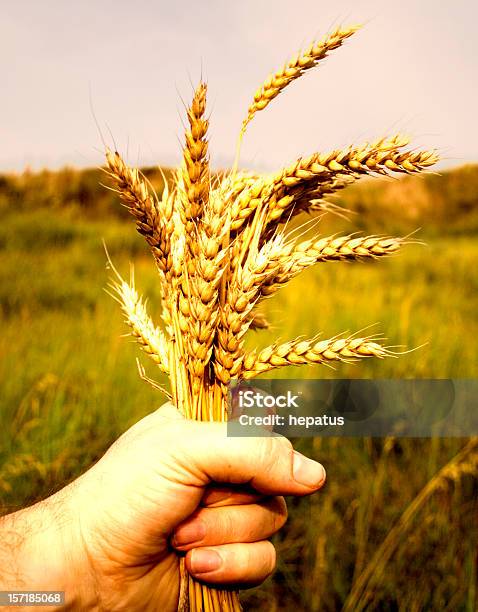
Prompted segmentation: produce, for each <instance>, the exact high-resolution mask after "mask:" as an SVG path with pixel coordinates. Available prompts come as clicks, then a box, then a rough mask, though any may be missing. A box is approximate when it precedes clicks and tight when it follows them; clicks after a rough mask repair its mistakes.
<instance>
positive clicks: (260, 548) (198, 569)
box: [186, 540, 276, 586]
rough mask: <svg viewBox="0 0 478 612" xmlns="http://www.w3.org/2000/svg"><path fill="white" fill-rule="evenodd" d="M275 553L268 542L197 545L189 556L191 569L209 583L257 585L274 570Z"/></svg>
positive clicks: (197, 576) (188, 561)
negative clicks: (199, 546) (202, 546)
mask: <svg viewBox="0 0 478 612" xmlns="http://www.w3.org/2000/svg"><path fill="white" fill-rule="evenodd" d="M275 564H276V552H275V549H274V546H273V545H272V544H271V543H270V542H269V541H268V540H265V541H262V542H254V543H253V544H225V545H223V546H208V547H207V548H194V549H193V550H190V551H189V552H188V553H187V555H186V568H187V570H188V572H189V573H190V574H191V575H192V576H194V577H195V578H197V579H198V580H201V581H202V582H208V583H210V584H243V585H249V586H253V585H257V584H260V583H261V582H263V581H264V580H265V579H266V578H267V577H268V576H269V575H270V574H272V572H273V571H274V568H275Z"/></svg>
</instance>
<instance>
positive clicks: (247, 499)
mask: <svg viewBox="0 0 478 612" xmlns="http://www.w3.org/2000/svg"><path fill="white" fill-rule="evenodd" d="M264 498H265V495H261V494H260V493H256V492H255V491H253V489H251V488H250V487H239V486H236V487H231V486H226V485H223V486H220V485H216V486H212V487H208V488H207V489H206V491H205V492H204V495H203V497H202V500H201V505H202V506H207V507H208V508H213V507H216V508H217V507H219V506H240V505H242V504H257V503H259V502H260V501H262V500H263V499H264Z"/></svg>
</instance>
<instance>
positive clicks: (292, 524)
mask: <svg viewBox="0 0 478 612" xmlns="http://www.w3.org/2000/svg"><path fill="white" fill-rule="evenodd" d="M3 216H4V218H3V223H2V226H1V228H0V257H1V262H2V265H1V266H0V324H1V334H0V355H1V359H0V387H1V390H2V393H1V398H0V418H1V423H2V427H1V428H0V500H1V506H2V510H3V511H8V510H12V509H14V508H17V507H20V506H22V505H24V504H26V503H30V502H32V501H34V500H37V499H39V498H41V497H43V496H45V495H47V494H48V493H50V492H52V491H54V490H56V489H58V488H59V487H60V486H62V484H64V483H65V482H67V481H69V480H70V479H72V478H74V477H75V476H76V475H77V474H79V473H81V472H82V471H83V470H84V469H86V468H87V466H89V465H90V464H91V463H92V462H93V461H95V460H96V459H97V458H98V457H99V456H101V454H102V452H103V451H104V450H105V449H106V448H107V446H108V445H109V444H110V443H111V442H112V441H113V440H114V439H115V438H116V437H117V436H118V435H119V434H120V433H121V432H122V431H124V430H125V429H126V428H127V427H128V426H129V425H131V424H132V423H133V422H135V421H136V420H137V419H139V418H140V417H142V416H143V415H145V414H147V413H148V412H150V411H151V410H154V409H155V408H156V407H158V406H159V405H160V404H161V403H162V402H163V401H164V400H163V398H162V396H161V395H160V394H159V393H158V392H157V391H154V390H153V389H152V388H150V387H148V386H147V385H146V384H145V383H144V382H143V381H141V380H140V379H139V377H138V374H137V371H136V366H135V358H136V357H137V356H140V358H141V361H142V362H143V363H144V364H145V365H148V362H147V357H146V356H143V355H141V353H140V352H139V350H138V349H137V348H136V346H135V345H134V344H132V343H131V342H130V340H129V338H122V337H121V334H123V333H124V332H125V331H126V329H125V327H124V324H123V322H122V316H121V313H120V312H119V308H118V305H117V304H116V303H115V302H114V301H113V300H112V299H111V297H110V296H108V295H107V294H106V292H105V291H104V288H106V287H107V284H108V280H109V277H110V276H111V271H109V270H107V268H106V256H105V252H104V248H103V244H102V239H104V240H105V243H106V245H107V247H108V250H109V252H110V254H111V256H112V258H113V261H114V263H115V265H116V266H117V267H118V268H119V270H120V271H121V272H122V273H123V274H124V275H128V274H129V262H130V261H131V260H133V261H134V263H135V272H136V279H137V280H136V282H137V286H138V289H139V290H140V291H142V292H144V293H145V294H146V295H148V296H149V297H150V299H151V311H152V314H153V315H154V316H155V318H156V319H157V320H158V321H159V302H158V294H159V292H158V287H157V276H156V272H155V268H154V265H153V262H152V260H151V258H150V256H149V254H148V253H147V250H146V248H145V246H144V245H143V242H142V240H141V238H140V237H138V236H136V234H135V232H134V230H133V224H132V223H125V222H124V221H122V220H121V219H118V218H105V217H103V218H101V217H100V218H96V219H95V218H86V217H85V216H84V215H83V214H82V213H80V212H79V210H78V209H77V208H66V209H65V210H59V209H54V208H51V209H50V208H47V207H46V208H39V209H35V208H33V209H31V210H26V211H25V210H23V211H22V210H20V211H14V210H12V209H11V208H7V209H5V211H4V215H3ZM384 229H385V230H386V229H387V228H384ZM477 256H478V244H477V242H476V238H475V237H474V236H468V237H465V236H464V237H456V236H454V237H452V236H448V237H447V236H446V235H441V236H437V237H432V238H430V239H429V240H428V245H427V246H418V245H411V246H408V247H406V248H405V249H404V251H403V253H402V254H400V255H399V256H397V257H393V258H390V259H389V260H387V261H380V262H372V263H361V264H348V265H346V264H327V265H325V264H324V265H321V266H317V267H316V268H315V269H313V270H310V271H308V272H307V273H306V274H304V275H303V276H302V277H300V278H298V279H296V280H295V281H294V282H293V283H292V284H291V285H290V287H288V288H287V289H286V290H283V291H282V292H281V293H279V294H278V295H277V296H276V297H274V298H273V299H271V300H270V301H268V302H266V303H265V305H264V309H265V311H266V312H267V314H268V317H269V318H270V320H271V322H272V323H273V329H272V330H270V331H267V332H261V333H260V334H257V335H256V334H251V339H250V342H251V344H256V343H257V344H259V345H266V344H268V343H269V342H270V341H273V340H275V339H276V338H277V337H281V338H282V339H284V340H286V339H290V338H292V337H294V336H295V335H299V334H304V335H313V334H315V333H316V332H318V331H321V332H323V335H324V337H330V336H333V335H335V334H337V333H342V332H345V331H347V330H349V331H356V330H359V329H361V328H365V327H367V326H368V325H370V324H373V323H376V324H377V325H376V326H375V327H373V328H372V329H371V330H369V331H370V332H371V333H375V332H377V333H380V332H381V333H383V334H384V335H385V336H386V337H387V339H388V340H387V343H388V344H391V345H402V346H403V347H404V349H412V348H415V349H416V350H414V351H413V352H410V353H406V354H404V355H402V356H400V357H399V358H398V359H385V360H383V361H376V360H369V361H365V362H361V363H360V364H353V365H349V364H344V365H339V366H337V368H336V369H335V370H332V369H327V368H320V367H310V368H303V369H293V368H289V369H288V371H284V372H281V374H280V376H285V375H287V376H291V377H299V376H306V377H319V376H323V377H327V378H329V377H342V378H344V377H380V378H387V377H390V378H395V377H396V378H400V377H409V378H413V377H446V378H448V377H476V375H477V368H478V343H477V342H476V337H477V336H478V320H477V317H476V312H477V311H478V293H477V288H478V278H477V274H476V269H477V266H476V260H477ZM425 343H426V344H425ZM422 345H424V346H422ZM418 347H420V348H418ZM148 373H149V375H150V376H152V377H154V378H156V379H157V380H161V377H160V376H159V373H158V372H157V371H156V370H155V368H154V366H153V365H151V366H149V365H148ZM297 444H298V445H299V446H300V447H301V448H302V449H303V450H304V451H305V452H307V453H309V454H311V455H313V456H315V457H317V458H319V459H320V460H321V461H322V462H323V463H324V464H325V465H326V468H327V471H328V476H329V481H328V485H327V487H326V489H325V490H324V492H322V493H321V494H319V495H317V496H315V497H314V498H312V499H310V500H302V501H291V503H290V508H291V515H292V516H291V520H290V521H289V524H288V527H287V529H286V530H285V531H284V533H283V534H281V535H279V536H278V537H277V538H276V544H277V546H278V550H279V553H280V556H279V569H278V573H277V574H276V577H275V578H274V580H270V581H268V583H267V585H265V586H264V587H263V588H262V589H259V590H255V591H252V592H251V593H250V594H249V595H248V596H247V601H248V602H249V605H250V607H251V609H258V610H259V609H261V610H263V609H264V610H266V609H271V610H272V609H278V608H280V609H289V607H292V606H295V607H297V608H298V609H304V610H334V609H337V608H339V607H340V605H341V603H343V602H344V600H345V598H346V596H347V593H348V592H349V591H350V586H351V583H352V580H353V576H354V572H355V573H357V572H358V571H359V570H360V569H363V564H364V563H366V560H367V559H368V558H370V556H371V554H372V553H373V551H374V550H375V548H376V547H377V546H378V545H379V544H380V542H381V541H382V540H383V538H384V537H385V535H386V534H387V532H388V530H389V529H390V526H391V525H392V524H393V522H394V521H396V520H397V519H398V518H399V516H400V515H401V513H402V512H403V510H404V509H405V508H406V506H407V504H408V503H409V502H410V501H411V500H412V499H413V497H414V496H415V495H416V494H417V492H418V491H419V490H420V488H421V487H422V486H424V485H425V483H426V482H427V481H428V480H429V479H430V478H431V477H432V476H433V474H434V473H435V472H436V471H437V470H438V469H439V468H440V467H441V466H442V465H444V463H446V461H447V460H448V459H449V458H450V457H452V456H453V454H454V453H455V452H457V450H458V449H459V448H460V447H461V446H462V445H463V441H460V440H401V441H396V442H395V443H394V444H392V446H391V448H386V447H385V446H384V444H383V442H382V441H380V440H372V439H363V440H344V439H342V440H340V439H323V440H320V439H316V440H302V441H297ZM476 499H477V496H476V479H475V480H473V479H472V478H471V477H467V478H464V479H463V481H462V482H461V484H460V486H456V487H452V488H451V489H450V490H449V491H445V492H443V493H441V494H440V495H438V496H435V497H434V498H433V499H432V500H431V502H430V503H429V504H428V505H427V508H426V511H424V512H423V513H422V514H421V515H420V518H419V520H418V521H417V524H416V525H414V526H413V529H412V530H411V532H410V534H409V535H408V537H407V540H406V541H404V542H403V543H402V545H401V546H400V548H399V550H398V551H397V554H396V555H395V556H394V557H393V559H392V560H391V561H390V563H389V567H388V570H387V572H386V574H385V578H384V579H383V580H382V581H381V582H380V584H379V585H378V586H376V587H375V590H374V593H373V606H377V607H379V608H380V609H403V610H409V609H412V606H413V605H414V604H417V602H418V604H417V605H418V607H416V608H415V609H434V610H436V609H445V608H446V607H447V606H448V607H449V609H453V610H470V611H471V610H472V609H474V607H475V603H476V601H475V598H476V588H475V586H476V570H475V569H474V567H475V563H476V549H477V544H478V534H477V527H476V521H474V520H473V516H474V515H476V512H477V510H478V508H477V502H476ZM274 602H275V603H274ZM274 605H275V606H277V607H276V608H274Z"/></svg>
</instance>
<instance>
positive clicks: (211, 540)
mask: <svg viewBox="0 0 478 612" xmlns="http://www.w3.org/2000/svg"><path fill="white" fill-rule="evenodd" d="M225 427H226V426H225V425H224V424H221V423H197V422H193V421H189V420H185V419H183V418H182V417H181V415H180V414H179V412H178V411H177V410H175V409H174V408H173V407H172V406H171V405H165V406H164V407H163V408H161V409H160V410H158V411H157V412H155V413H153V414H151V415H149V416H147V417H145V418H144V419H142V420H141V421H140V422H138V423H137V424H136V425H134V426H133V427H132V428H131V429H129V430H128V431H127V432H126V433H125V434H123V435H122V436H121V437H120V438H119V439H118V440H117V441H116V442H115V443H114V444H113V445H112V446H111V447H110V449H109V450H108V451H107V452H106V454H105V455H104V456H103V458H102V459H101V460H100V461H99V462H98V463H97V464H96V465H94V466H93V467H92V468H90V470H88V471H87V472H86V473H85V474H83V475H82V476H81V477H80V478H78V479H77V480H76V481H74V482H73V483H72V484H70V485H69V486H68V487H66V488H65V489H63V490H62V491H60V492H59V493H57V494H56V495H55V496H52V497H51V498H49V499H48V500H46V501H45V502H41V503H40V504H38V505H37V506H34V507H33V508H32V509H27V510H24V511H21V513H18V514H19V516H18V517H17V519H13V525H15V524H16V525H17V530H18V529H22V528H23V527H22V526H23V525H27V526H28V525H31V523H32V522H33V523H35V520H36V524H37V528H36V531H37V534H36V536H35V537H34V538H33V541H31V540H30V541H29V543H28V544H25V545H24V546H23V550H21V551H20V552H19V553H18V554H17V555H16V564H17V569H18V570H19V573H23V574H24V576H25V578H24V582H25V585H26V586H25V587H22V588H28V589H33V588H35V589H38V590H40V589H41V590H47V589H52V590H53V589H54V590H65V591H66V598H67V602H69V603H70V604H71V605H73V607H74V608H79V609H82V610H85V609H94V608H97V609H101V610H108V611H110V612H114V611H116V610H150V609H155V610H156V609H161V610H163V611H165V612H166V611H169V610H171V611H174V610H176V607H177V603H178V596H179V556H178V552H177V551H181V552H182V553H186V567H187V569H188V571H189V572H190V573H191V574H192V575H193V576H195V577H196V578H197V579H199V580H201V581H204V582H207V583H210V584H215V585H224V584H227V585H230V584H234V585H255V584H258V583H260V582H262V581H263V580H264V579H265V578H267V576H268V575H269V574H270V573H271V572H272V571H273V569H274V566H275V551H274V547H273V546H272V544H271V543H270V542H269V541H268V540H267V538H269V537H270V536H271V535H272V534H273V533H275V532H276V531H277V530H278V529H280V527H282V525H283V524H284V522H285V520H286V516H287V512H286V506H285V502H284V500H283V498H282V497H278V496H279V495H284V494H288V495H308V494H310V493H313V492H315V491H316V490H317V489H319V488H320V487H321V486H322V485H323V483H324V481H325V472H324V469H323V467H322V466H321V465H320V464H318V463H316V462H314V461H311V460H310V459H307V458H306V457H304V456H303V455H300V454H299V453H297V452H295V451H294V450H293V449H292V446H291V444H290V443H289V442H288V441H287V440H286V439H285V438H282V437H275V436H272V437H271V436H266V437H263V438H232V437H231V438H228V437H227V436H226V429H225ZM28 513H34V514H33V516H32V515H30V517H29V514H28ZM15 516H16V515H13V517H15ZM8 518H9V517H6V519H7V525H8ZM17 530H15V528H14V527H13V532H16V531H17ZM7 532H8V528H7ZM0 533H5V528H4V531H3V532H2V527H1V524H0ZM10 533H12V523H10ZM0 539H1V538H0ZM25 541H27V539H25ZM46 551H50V552H49V554H48V555H47V556H46V557H47V558H45V552H46ZM52 552H53V555H52ZM1 561H2V553H1V551H0V567H1V566H2V563H1ZM45 564H46V565H45ZM17 573H18V572H17ZM3 588H4V587H3V586H2V582H1V575H0V590H2V589H3ZM8 588H16V587H8Z"/></svg>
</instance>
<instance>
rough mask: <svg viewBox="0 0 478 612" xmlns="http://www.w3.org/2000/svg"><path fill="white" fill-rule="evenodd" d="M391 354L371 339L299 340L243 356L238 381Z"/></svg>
mask: <svg viewBox="0 0 478 612" xmlns="http://www.w3.org/2000/svg"><path fill="white" fill-rule="evenodd" d="M390 355H392V353H391V352H390V351H389V350H388V349H386V348H385V347H383V346H381V345H380V344H378V343H377V342H374V341H373V340H372V339H371V338H367V337H365V338H356V337H353V336H351V337H348V338H331V339H330V340H318V339H317V338H312V339H310V340H303V339H301V338H297V339H296V340H291V341H290V342H284V343H283V344H273V345H271V346H268V347H267V348H265V349H262V350H261V351H259V352H257V351H251V352H249V353H247V354H246V355H245V356H244V359H243V362H242V368H241V374H240V376H241V378H244V379H249V378H254V377H255V376H258V375H259V374H264V373H265V372H270V371H271V370H274V369H275V368H282V367H284V366H297V365H306V364H328V363H330V362H333V361H343V362H350V361H354V360H355V359H359V358H361V357H380V358H381V357H386V356H390Z"/></svg>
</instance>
